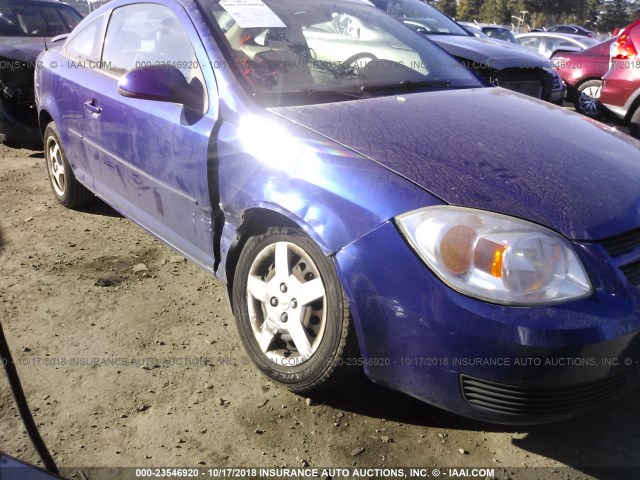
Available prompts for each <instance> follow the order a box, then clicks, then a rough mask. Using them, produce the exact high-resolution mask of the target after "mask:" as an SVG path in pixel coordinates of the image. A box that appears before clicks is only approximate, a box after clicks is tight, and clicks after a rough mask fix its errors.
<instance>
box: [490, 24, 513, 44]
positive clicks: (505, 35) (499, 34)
mask: <svg viewBox="0 0 640 480" xmlns="http://www.w3.org/2000/svg"><path fill="white" fill-rule="evenodd" d="M482 31H483V32H484V33H485V34H487V36H489V37H491V38H495V39H497V40H503V41H505V42H511V43H518V41H517V40H516V37H515V36H514V35H513V33H512V32H511V30H507V29H506V28H500V27H483V28H482Z"/></svg>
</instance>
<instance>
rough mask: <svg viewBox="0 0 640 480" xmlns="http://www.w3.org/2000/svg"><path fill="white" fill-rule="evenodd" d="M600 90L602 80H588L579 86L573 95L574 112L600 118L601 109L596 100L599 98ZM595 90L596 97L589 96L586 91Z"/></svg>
mask: <svg viewBox="0 0 640 480" xmlns="http://www.w3.org/2000/svg"><path fill="white" fill-rule="evenodd" d="M601 88H602V80H589V81H588V82H584V83H583V84H582V85H580V86H579V87H578V88H577V90H576V92H575V95H574V99H573V106H574V107H575V109H576V112H578V113H580V114H582V115H584V116H586V117H589V118H600V117H601V116H602V108H601V107H600V105H599V104H598V102H597V100H598V98H600V89H601ZM594 89H597V91H598V94H597V96H595V97H594V96H591V95H588V94H587V93H586V91H589V90H594Z"/></svg>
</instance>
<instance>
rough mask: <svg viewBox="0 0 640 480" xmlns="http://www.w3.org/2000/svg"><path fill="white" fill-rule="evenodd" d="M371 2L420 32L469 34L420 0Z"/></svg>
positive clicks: (381, 0)
mask: <svg viewBox="0 0 640 480" xmlns="http://www.w3.org/2000/svg"><path fill="white" fill-rule="evenodd" d="M371 3H373V4H374V5H375V6H376V7H378V8H380V9H382V10H384V11H385V12H387V13H388V14H389V15H392V16H394V17H396V18H397V19H398V20H401V21H402V22H403V23H405V24H406V25H408V26H410V27H412V28H413V29H414V30H417V31H419V32H420V33H423V34H427V35H458V36H463V37H468V36H469V34H468V33H467V32H466V31H465V30H464V29H463V28H462V27H461V26H460V25H458V24H457V23H456V22H454V21H453V20H451V19H450V18H449V17H447V16H446V15H444V14H442V13H440V12H439V11H438V10H436V9H435V8H433V7H430V6H429V5H427V4H426V3H423V2H421V1H420V0H371Z"/></svg>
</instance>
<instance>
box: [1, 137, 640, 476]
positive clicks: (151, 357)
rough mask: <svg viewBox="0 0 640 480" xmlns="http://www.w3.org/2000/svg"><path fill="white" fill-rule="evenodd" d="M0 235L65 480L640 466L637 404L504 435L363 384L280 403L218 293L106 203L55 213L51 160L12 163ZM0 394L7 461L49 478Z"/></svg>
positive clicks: (19, 154)
mask: <svg viewBox="0 0 640 480" xmlns="http://www.w3.org/2000/svg"><path fill="white" fill-rule="evenodd" d="M0 228H2V230H3V231H4V234H5V240H6V245H5V246H4V247H3V248H2V249H0V254H1V255H0V319H1V320H2V323H3V325H4V328H5V331H6V333H7V336H8V341H9V345H10V346H11V347H12V351H13V352H14V356H15V359H16V362H17V363H18V370H19V373H20V374H21V377H22V381H23V384H24V387H25V390H26V392H27V396H28V398H29V399H30V403H31V408H32V410H33V412H34V416H35V419H36V421H37V422H38V424H39V425H40V429H41V432H42V435H43V437H44V439H45V441H46V442H47V444H48V446H49V448H50V449H51V450H52V451H53V452H54V458H55V459H56V461H57V463H58V465H59V466H61V467H67V468H71V467H74V468H75V467H78V468H83V469H86V468H87V467H147V466H148V467H157V466H163V467H173V466H185V467H195V466H216V467H239V466H256V467H280V466H287V467H301V466H307V465H309V466H312V467H338V466H339V467H349V466H359V467H378V466H388V467H392V466H423V467H490V468H496V469H501V468H503V467H509V468H508V469H507V471H506V472H505V471H504V470H496V474H495V476H496V477H497V478H518V479H520V478H602V479H611V480H613V479H620V478H625V477H624V476H623V474H624V473H625V472H623V471H620V470H616V471H614V470H612V469H610V467H622V466H627V467H636V468H637V467H640V435H639V434H640V400H639V398H638V396H637V395H632V396H628V397H626V398H623V399H620V400H618V401H616V402H614V403H612V404H610V405H608V406H606V407H604V408H602V409H600V410H599V411H597V412H595V413H593V414H591V415H589V416H587V417H583V418H578V419H575V420H572V421H567V422H563V423H560V424H556V425H551V426H542V427H535V428H510V427H501V426H493V425H487V424H481V423H477V422H473V421H470V420H465V419H462V418H459V417H457V416H454V415H452V414H448V413H446V412H443V411H441V410H438V409H436V408H433V407H430V406H428V405H426V404H423V403H421V402H418V401H416V400H413V399H411V398H409V397H406V396H404V395H402V394H399V393H395V392H392V391H389V390H387V389H384V388H381V387H378V386H375V385H372V384H370V383H369V382H367V381H366V380H363V381H361V382H359V383H357V384H355V385H352V386H350V387H349V388H346V389H342V390H340V391H335V392H331V393H328V394H325V395H324V396H322V397H316V398H314V399H312V401H311V402H309V403H310V404H309V403H308V402H307V400H306V399H305V398H300V397H298V396H296V395H293V394H291V393H289V392H287V391H286V390H284V389H281V388H278V387H276V386H274V385H273V384H272V383H270V382H269V381H268V380H267V379H266V378H264V377H263V376H261V375H260V374H259V373H258V372H257V371H256V369H255V368H253V366H252V365H249V364H248V358H247V357H246V356H245V355H244V353H243V351H242V349H241V346H240V342H239V339H238V336H237V333H236V329H235V323H234V320H233V318H232V316H231V314H230V310H229V307H228V305H227V302H226V297H225V293H224V288H223V286H222V285H220V284H218V283H217V282H216V281H215V280H213V278H211V277H209V276H208V275H207V274H206V273H204V272H202V271H200V270H199V269H197V268H196V267H194V266H191V265H190V264H187V263H184V261H183V259H182V258H181V257H178V256H176V254H175V253H174V252H172V251H171V250H170V249H168V248H167V247H165V246H163V245H162V244H160V243H159V242H157V241H156V240H154V239H153V238H152V237H151V236H150V235H148V234H147V233H145V232H144V231H143V230H141V229H140V228H138V227H137V226H135V225H134V224H132V223H131V222H130V221H128V220H126V219H123V218H121V217H120V216H119V215H118V214H116V213H115V212H114V211H113V210H111V209H110V208H108V207H106V206H105V205H103V204H100V203H98V204H96V205H95V206H94V207H92V208H91V209H88V210H85V211H82V212H71V211H67V210H65V209H64V208H62V207H60V206H59V205H58V204H57V203H56V202H55V200H54V198H53V195H52V194H51V193H50V187H49V185H48V181H47V177H46V171H45V168H44V160H43V155H42V153H41V152H33V151H29V150H19V149H11V148H8V147H5V146H0ZM140 264H144V266H146V269H147V270H145V269H144V268H143V267H141V266H140ZM135 266H138V268H136V270H140V271H137V272H134V268H133V267H135ZM122 359H126V363H125V362H123V361H122ZM185 359H189V362H185ZM132 360H134V362H132ZM0 385H1V387H0V451H3V452H5V453H7V454H9V455H12V456H15V457H17V458H19V459H22V460H25V461H27V462H31V463H37V462H38V458H37V456H36V454H35V452H34V450H33V448H32V447H31V445H30V443H29V441H28V438H27V437H26V434H25V432H24V431H23V426H22V423H21V421H20V418H19V417H18V415H17V413H16V409H15V408H14V405H13V400H12V398H11V396H10V394H9V390H8V386H7V383H6V381H5V379H4V378H0ZM461 452H462V453H461ZM523 466H527V467H550V468H549V469H547V470H545V471H540V470H525V469H520V470H518V469H514V468H515V467H523ZM511 467H514V468H511ZM562 467H572V468H562ZM599 467H606V468H604V469H600V468H599ZM85 471H86V470H85ZM67 472H68V474H69V475H72V474H74V472H75V471H67ZM509 472H511V473H509ZM637 472H638V470H636V471H635V473H637ZM98 473H99V472H96V473H95V474H94V476H92V473H91V472H89V474H88V477H89V478H98V476H99V475H98ZM626 473H629V472H626ZM75 474H77V472H75ZM111 478H118V476H117V475H116V476H112V477H111ZM629 478H638V477H637V476H636V477H633V475H631V476H630V477H629Z"/></svg>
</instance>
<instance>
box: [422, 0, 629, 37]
mask: <svg viewBox="0 0 640 480" xmlns="http://www.w3.org/2000/svg"><path fill="white" fill-rule="evenodd" d="M427 3H430V4H432V5H434V6H435V7H436V8H438V9H439V10H440V11H442V12H444V13H446V14H447V15H449V16H450V17H453V18H455V19H456V20H461V21H474V20H476V21H478V22H486V23H494V22H495V23H498V24H503V25H511V24H513V25H515V26H522V27H524V29H527V28H541V27H550V26H552V25H556V24H559V23H570V24H577V25H582V26H584V27H586V28H588V29H589V30H594V31H597V32H601V33H606V32H611V31H613V30H614V29H616V28H623V27H625V26H626V25H628V24H629V23H631V22H632V21H634V20H636V19H638V18H639V17H640V0H427ZM522 12H528V13H524V14H523V13H522ZM523 17H524V18H523Z"/></svg>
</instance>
